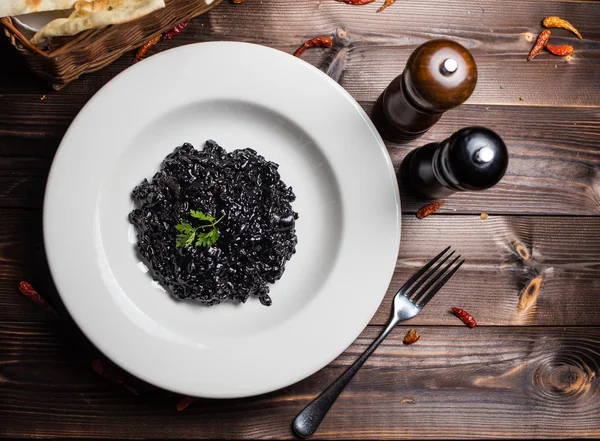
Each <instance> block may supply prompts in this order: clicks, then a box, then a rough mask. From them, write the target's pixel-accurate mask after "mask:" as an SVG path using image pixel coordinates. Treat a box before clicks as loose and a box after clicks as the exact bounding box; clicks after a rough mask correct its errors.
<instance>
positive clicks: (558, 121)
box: [0, 96, 600, 215]
mask: <svg viewBox="0 0 600 441" xmlns="http://www.w3.org/2000/svg"><path fill="white" fill-rule="evenodd" d="M4 99H5V103H6V104H8V105H7V106H6V107H8V108H9V109H10V111H9V112H8V114H7V116H5V117H3V118H1V119H0V133H2V131H4V133H18V134H19V135H27V136H32V137H35V136H40V135H41V136H51V137H52V139H51V140H49V141H44V140H42V139H40V140H37V141H35V140H29V141H26V142H27V143H28V146H25V145H24V144H25V143H26V142H25V141H24V140H23V138H20V137H17V136H4V137H3V136H1V135H0V149H2V150H1V152H2V154H3V155H10V159H6V160H4V161H2V160H0V207H3V206H5V207H40V206H41V202H42V198H41V194H42V192H43V188H44V186H45V180H46V172H47V170H48V169H49V166H50V161H51V160H52V157H53V153H54V150H55V149H56V146H57V145H58V139H57V137H59V136H61V135H62V133H64V131H65V130H66V128H67V125H68V124H69V123H70V121H71V120H72V118H73V117H74V116H75V114H76V113H77V111H78V110H79V109H80V107H81V106H82V105H83V102H82V101H84V100H85V99H82V100H79V101H78V100H76V99H75V98H74V97H72V96H64V97H63V96H55V97H52V98H48V99H46V100H44V101H39V99H37V98H34V99H26V98H24V97H19V98H18V99H10V100H8V99H7V98H6V97H5V98H4ZM1 100H2V98H0V101H1ZM361 104H362V106H363V108H364V109H365V111H366V112H367V113H369V114H370V112H371V108H372V103H371V102H364V103H361ZM27 108H29V109H34V110H33V111H34V112H35V113H36V114H37V115H39V117H36V118H32V117H31V116H30V115H29V112H30V111H27V110H25V109H27ZM518 121H527V130H523V129H522V127H521V126H520V125H519V124H517V122H518ZM470 125H485V126H487V127H489V128H490V129H492V130H494V131H496V132H497V133H499V134H500V135H501V136H502V137H503V139H504V140H505V142H506V143H507V145H508V148H509V152H510V161H509V167H508V170H507V173H506V176H505V177H504V179H503V180H502V181H501V182H500V184H499V185H497V186H495V187H493V188H492V189H490V190H487V191H485V192H469V193H456V194H454V195H453V196H452V197H450V198H448V200H447V201H446V205H445V206H444V207H443V210H442V212H446V213H473V214H475V213H477V214H478V213H482V212H486V213H496V214H501V213H517V214H564V215H576V214H577V215H597V214H600V108H577V109H573V108H569V109H565V108H560V107H534V106H531V107H517V106H480V105H463V106H461V107H459V108H458V109H456V110H454V111H452V112H448V113H446V114H445V115H444V117H443V118H442V119H441V120H440V122H439V123H438V124H436V125H435V126H434V127H433V128H432V129H431V130H430V131H429V132H428V133H426V134H425V135H424V136H422V137H421V138H419V139H417V140H415V141H412V142H410V143H408V144H404V145H400V144H392V143H387V146H388V151H389V153H390V156H391V157H392V161H393V163H394V166H395V168H396V169H399V167H400V164H401V162H402V160H403V159H404V157H405V156H406V155H407V154H408V152H410V151H411V150H412V149H414V148H415V147H417V146H420V145H424V144H427V143H429V142H439V141H441V140H443V139H444V138H446V137H448V136H450V135H451V134H452V133H453V132H454V131H456V130H458V129H460V128H462V127H465V126H470ZM23 149H29V150H27V153H25V152H24V150H23ZM22 151H23V153H21V152H22ZM28 152H31V154H35V155H37V156H38V158H31V157H30V156H29V153H28ZM17 158H21V159H17ZM402 188H403V187H402V186H401V189H402ZM401 196H402V209H403V211H404V212H405V213H414V212H416V210H418V208H419V207H421V206H422V205H423V204H424V203H425V201H423V200H416V199H414V198H412V197H411V196H410V195H409V194H406V193H405V192H403V193H402V195H401Z"/></svg>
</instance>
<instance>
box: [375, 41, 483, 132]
mask: <svg viewBox="0 0 600 441" xmlns="http://www.w3.org/2000/svg"><path fill="white" fill-rule="evenodd" d="M476 83H477V66H476V65H475V61H474V60H473V57H472V56H471V53H470V52H469V51H468V50H467V49H465V48H464V47H463V46H461V45H460V44H458V43H455V42H453V41H450V40H444V39H438V40H431V41H428V42H427V43H424V44H422V45H421V46H419V47H418V48H417V49H415V51H414V52H413V53H412V54H411V56H410V57H409V59H408V61H407V62H406V67H405V68H404V72H402V74H401V75H399V76H398V77H396V78H395V79H394V80H393V81H392V82H391V83H390V85H389V86H388V87H387V88H386V89H385V90H384V91H383V93H382V94H381V96H380V97H379V98H378V99H377V102H376V103H375V107H374V108H373V122H374V124H375V126H376V127H377V129H378V130H379V133H380V134H381V136H382V137H383V138H385V139H387V140H388V141H392V142H403V141H408V140H411V139H414V138H418V137H419V136H421V135H422V134H423V133H425V132H426V131H427V130H429V129H430V128H431V126H433V125H434V124H435V123H436V122H438V120H439V119H440V118H441V117H442V115H443V114H444V112H445V111H447V110H450V109H452V108H454V107H456V106H458V105H460V104H462V103H464V102H465V101H466V100H467V99H468V98H469V96H471V93H473V90H474V89H475V84H476Z"/></svg>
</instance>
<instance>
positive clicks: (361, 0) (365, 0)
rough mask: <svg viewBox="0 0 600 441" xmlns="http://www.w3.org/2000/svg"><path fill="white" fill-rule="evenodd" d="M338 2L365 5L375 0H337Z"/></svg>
mask: <svg viewBox="0 0 600 441" xmlns="http://www.w3.org/2000/svg"><path fill="white" fill-rule="evenodd" d="M337 1H338V2H344V3H347V4H349V5H367V4H369V3H373V2H374V1H375V0H337Z"/></svg>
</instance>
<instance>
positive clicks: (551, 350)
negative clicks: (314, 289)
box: [0, 323, 600, 439]
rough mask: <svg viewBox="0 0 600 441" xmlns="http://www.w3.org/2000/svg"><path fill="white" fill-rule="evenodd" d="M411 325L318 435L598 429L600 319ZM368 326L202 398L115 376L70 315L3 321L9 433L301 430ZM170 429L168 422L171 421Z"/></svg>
mask: <svg viewBox="0 0 600 441" xmlns="http://www.w3.org/2000/svg"><path fill="white" fill-rule="evenodd" d="M406 330H407V327H399V328H398V329H396V330H394V332H393V333H392V334H391V336H390V337H389V338H388V339H387V340H386V341H384V343H383V344H382V345H381V346H380V347H379V349H378V350H377V351H376V352H375V354H374V355H373V356H372V357H371V358H370V360H369V361H367V363H366V365H365V366H364V367H363V369H362V370H361V371H359V373H358V374H357V376H356V377H355V378H354V380H353V381H352V382H351V383H350V385H349V386H348V387H347V389H346V390H345V391H344V392H343V393H342V395H341V396H340V398H339V399H338V401H337V402H336V404H335V405H334V406H333V408H332V410H331V412H330V413H329V415H328V416H327V417H326V419H325V421H324V422H323V425H322V426H321V428H320V430H319V432H317V435H316V436H315V439H346V438H362V439H398V438H420V439H424V438H447V439H464V438H471V439H482V438H498V437H502V438H505V437H517V438H518V437H521V438H524V437H535V438H543V437H590V438H591V437H598V436H600V427H599V426H598V419H599V418H600V383H599V380H598V378H599V377H598V373H599V372H600V355H599V354H598V351H597V348H598V346H600V329H598V328H571V329H566V330H565V329H562V328H552V327H550V328H534V329H531V328H529V329H527V328H510V329H498V328H475V329H473V330H469V329H467V328H464V327H461V328H444V327H422V328H419V332H420V333H421V335H422V337H421V340H419V342H417V343H416V344H414V345H411V346H406V345H403V344H402V343H401V342H402V338H403V336H404V334H405V332H406ZM379 331H380V328H379V327H369V328H367V329H366V330H365V331H364V332H363V333H362V335H361V336H360V337H359V338H358V339H357V340H356V342H355V343H354V344H353V345H352V346H350V347H349V348H348V350H347V351H346V352H344V353H343V354H342V355H341V356H339V357H338V358H337V359H336V360H335V361H334V362H332V363H331V364H330V365H329V366H328V367H326V368H325V369H323V370H322V371H320V372H318V373H317V374H315V375H313V376H312V377H309V378H308V379H306V380H304V381H301V382H299V383H297V384H294V385H292V386H290V387H288V388H286V389H284V390H282V391H278V392H274V393H271V394H267V395H263V396H261V397H255V398H248V399H243V400H231V401H227V400H200V401H197V402H196V403H194V404H193V405H191V406H190V407H189V408H187V409H186V410H185V411H184V412H181V413H178V412H177V411H176V410H175V403H176V402H177V400H178V398H177V397H176V396H175V395H172V394H169V393H166V392H162V391H159V390H156V389H153V388H150V387H145V388H144V387H143V386H142V387H141V388H140V389H141V390H142V395H141V396H140V397H135V396H133V395H131V394H130V393H129V392H127V391H126V390H124V389H122V388H121V387H120V386H118V385H114V384H112V383H108V382H106V381H105V380H104V379H102V378H100V377H99V376H97V375H96V374H95V373H94V372H93V371H92V369H91V366H90V364H89V360H88V359H87V358H86V357H85V356H84V355H82V354H80V353H79V352H78V350H77V348H76V347H74V346H73V345H71V344H65V342H64V337H63V334H64V331H63V330H61V329H60V325H59V324H56V323H54V324H50V323H37V324H36V323H29V324H17V323H2V324H0V345H1V346H2V347H3V348H5V350H3V351H2V353H0V378H2V382H3V387H2V388H1V389H0V397H1V399H0V409H1V412H2V413H1V415H3V418H4V419H5V420H4V422H5V423H6V424H2V425H0V434H1V435H2V436H4V437H13V436H21V435H22V434H23V433H29V434H30V436H33V437H60V438H64V437H116V438H160V437H162V436H164V434H166V433H168V436H170V437H173V438H202V439H207V438H235V439H241V438H255V439H277V438H286V439H287V438H291V431H290V424H291V421H292V419H293V417H294V415H295V414H296V413H297V412H298V411H300V410H301V409H302V408H303V406H305V405H306V404H307V403H308V402H309V400H311V399H312V398H314V397H315V396H316V394H318V393H319V392H320V391H321V390H322V389H323V388H325V387H326V386H327V385H328V384H329V383H330V382H331V381H332V380H333V379H334V378H335V377H337V376H338V375H339V374H340V373H341V372H342V371H343V370H344V369H345V368H346V367H347V366H349V364H350V363H352V362H353V361H354V360H355V359H356V358H357V357H358V356H359V355H360V353H362V351H364V350H365V349H366V347H367V346H368V345H369V344H370V342H371V341H372V340H373V339H374V338H375V337H376V335H377V333H378V332H379ZM165 429H166V431H165Z"/></svg>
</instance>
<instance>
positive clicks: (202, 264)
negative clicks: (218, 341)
mask: <svg viewBox="0 0 600 441" xmlns="http://www.w3.org/2000/svg"><path fill="white" fill-rule="evenodd" d="M278 167H279V166H278V165H277V164H275V163H274V162H271V161H267V160H266V159H265V158H264V157H262V156H260V155H259V154H257V152H256V151H254V150H252V149H250V148H246V149H239V150H234V151H232V152H230V153H227V152H226V151H225V149H223V148H222V147H220V146H219V145H218V144H217V143H216V142H214V141H212V140H209V141H206V144H205V146H204V148H203V149H202V150H198V149H195V148H194V147H193V146H192V145H191V144H188V143H185V144H183V145H182V146H180V147H177V148H176V149H175V150H174V151H173V152H172V153H171V154H169V155H168V156H167V157H166V158H165V159H164V161H163V162H162V165H161V167H160V170H159V171H158V172H157V173H156V174H155V175H154V177H153V178H152V179H151V180H150V181H148V180H146V179H144V180H143V181H142V182H141V183H140V184H139V185H138V186H137V187H135V189H134V190H133V192H132V196H133V199H134V201H135V202H136V205H137V208H135V209H134V210H133V211H132V212H131V213H130V214H129V220H130V222H131V223H132V224H133V225H134V226H135V227H136V228H137V233H138V234H137V249H138V251H139V253H140V255H141V256H142V257H143V259H144V260H145V263H146V264H147V265H148V266H149V268H150V271H151V274H152V277H153V278H154V279H155V280H156V281H157V282H158V283H160V284H161V285H162V286H163V287H164V288H165V289H166V290H167V291H168V292H169V293H171V294H172V295H173V296H175V297H177V298H179V299H186V300H196V301H199V302H202V303H204V304H206V305H216V304H218V303H221V302H222V301H224V300H235V301H238V302H242V303H244V302H246V300H248V298H249V297H250V296H254V297H257V298H258V299H259V300H260V302H261V303H262V304H263V305H266V306H269V305H271V302H272V301H271V298H270V296H269V284H272V283H275V281H276V280H278V279H279V278H281V276H282V274H283V272H284V270H285V264H286V262H287V261H288V260H289V259H290V258H291V257H292V255H293V254H294V253H295V252H296V244H297V243H298V239H297V236H296V228H295V221H296V219H298V213H296V212H295V211H294V210H293V209H292V205H291V203H292V202H293V201H294V200H295V198H296V197H295V195H294V192H293V191H292V188H291V187H288V186H287V185H286V184H285V183H284V182H283V181H282V180H281V178H280V176H279V173H278V171H277V169H278Z"/></svg>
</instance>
